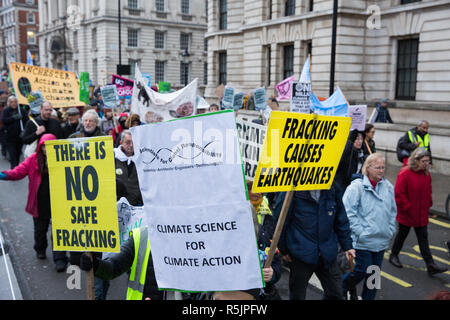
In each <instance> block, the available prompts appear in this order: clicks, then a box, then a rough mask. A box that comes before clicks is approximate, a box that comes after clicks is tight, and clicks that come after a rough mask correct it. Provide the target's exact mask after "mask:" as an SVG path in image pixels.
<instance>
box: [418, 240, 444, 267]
mask: <svg viewBox="0 0 450 320" xmlns="http://www.w3.org/2000/svg"><path fill="white" fill-rule="evenodd" d="M413 249H414V250H415V251H416V252H419V253H420V248H419V245H415V246H414V247H413ZM430 249H435V250H443V251H444V252H447V250H445V249H443V248H439V247H435V246H430ZM432 257H433V259H434V260H436V261H439V262H441V263H445V264H448V265H450V262H448V261H447V260H445V259H442V258H439V257H436V256H432Z"/></svg>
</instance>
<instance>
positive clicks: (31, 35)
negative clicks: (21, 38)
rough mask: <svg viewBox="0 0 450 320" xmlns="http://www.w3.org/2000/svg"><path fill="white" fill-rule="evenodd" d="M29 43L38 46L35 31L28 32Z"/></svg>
mask: <svg viewBox="0 0 450 320" xmlns="http://www.w3.org/2000/svg"><path fill="white" fill-rule="evenodd" d="M27 43H28V44H36V33H34V31H27Z"/></svg>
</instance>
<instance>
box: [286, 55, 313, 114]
mask: <svg viewBox="0 0 450 320" xmlns="http://www.w3.org/2000/svg"><path fill="white" fill-rule="evenodd" d="M311 90H312V89H311V66H310V59H309V57H308V59H307V60H306V62H305V65H304V66H303V70H302V74H301V75H300V80H299V81H298V82H295V81H293V82H292V89H291V94H292V97H291V112H299V113H306V114H309V113H311V112H310V106H311V102H310V96H311V93H312V91H311Z"/></svg>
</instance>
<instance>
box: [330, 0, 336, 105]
mask: <svg viewBox="0 0 450 320" xmlns="http://www.w3.org/2000/svg"><path fill="white" fill-rule="evenodd" d="M337 15H338V0H334V2H333V31H332V36H331V65H330V96H331V95H332V94H333V93H334V74H335V66H336V29H337Z"/></svg>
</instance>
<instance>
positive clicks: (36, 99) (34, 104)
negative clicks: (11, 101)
mask: <svg viewBox="0 0 450 320" xmlns="http://www.w3.org/2000/svg"><path fill="white" fill-rule="evenodd" d="M44 101H45V100H44V96H43V95H42V93H41V92H40V91H39V90H38V91H35V92H31V93H30V94H29V95H28V103H29V106H30V109H31V112H32V113H33V114H39V113H40V110H41V106H42V104H43V103H44Z"/></svg>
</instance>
